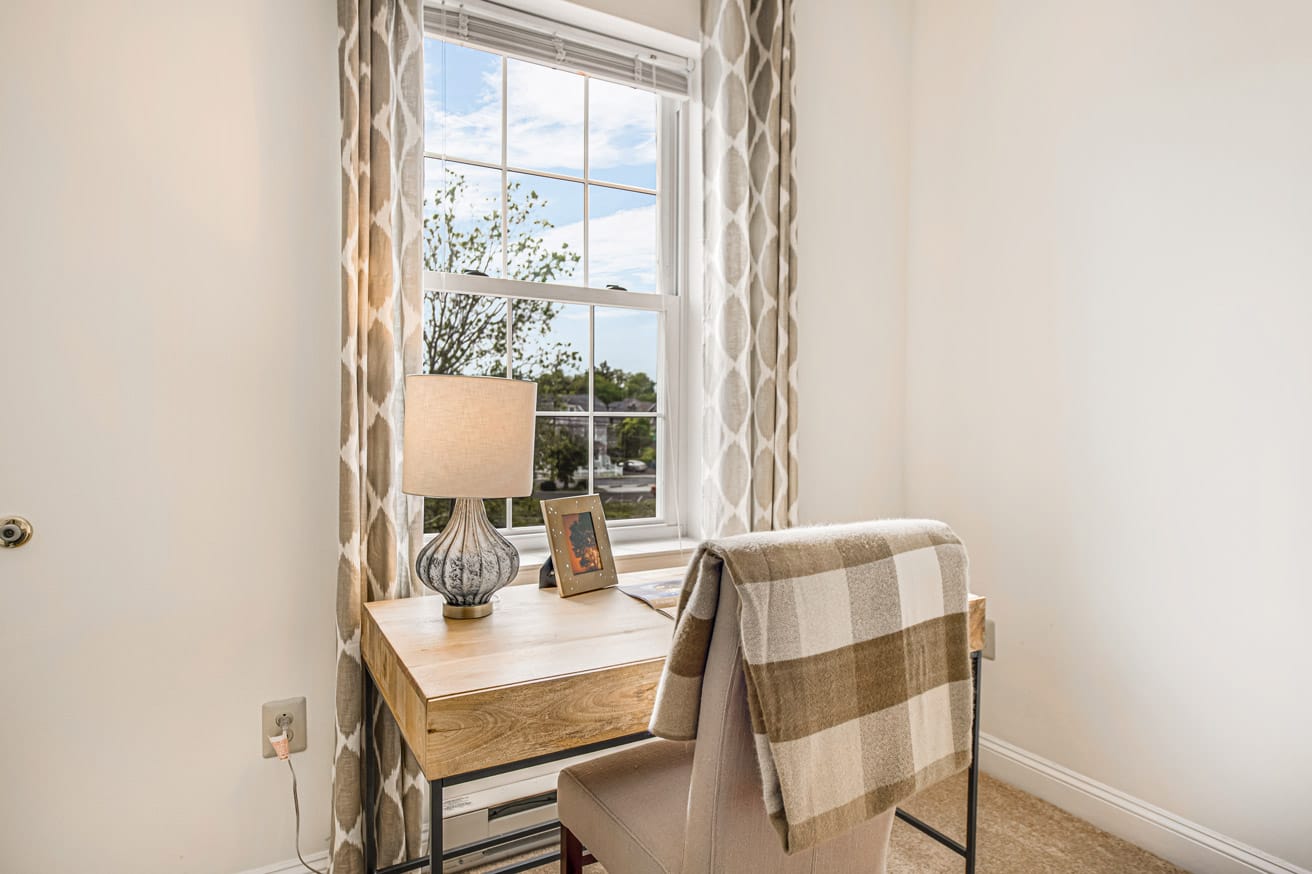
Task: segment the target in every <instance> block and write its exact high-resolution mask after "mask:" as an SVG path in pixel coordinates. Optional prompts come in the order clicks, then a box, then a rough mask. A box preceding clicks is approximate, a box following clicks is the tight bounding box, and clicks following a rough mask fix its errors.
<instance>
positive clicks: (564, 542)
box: [542, 495, 619, 598]
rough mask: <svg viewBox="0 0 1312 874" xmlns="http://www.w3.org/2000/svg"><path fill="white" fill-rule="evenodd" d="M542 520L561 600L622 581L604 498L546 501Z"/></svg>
mask: <svg viewBox="0 0 1312 874" xmlns="http://www.w3.org/2000/svg"><path fill="white" fill-rule="evenodd" d="M542 521H543V522H544V523H545V524H546V526H547V544H548V545H549V546H550V547H551V560H552V562H553V563H554V564H555V566H556V585H557V588H558V589H559V591H560V597H562V598H568V597H570V596H571V595H579V594H582V593H583V592H594V591H596V590H597V589H604V588H606V587H607V586H614V585H616V584H617V583H618V582H619V577H618V575H617V574H616V573H615V557H614V555H612V554H611V551H610V534H609V533H607V531H606V512H605V511H604V510H603V509H602V508H601V496H600V495H577V496H575V497H571V498H552V499H551V500H548V501H543V502H542Z"/></svg>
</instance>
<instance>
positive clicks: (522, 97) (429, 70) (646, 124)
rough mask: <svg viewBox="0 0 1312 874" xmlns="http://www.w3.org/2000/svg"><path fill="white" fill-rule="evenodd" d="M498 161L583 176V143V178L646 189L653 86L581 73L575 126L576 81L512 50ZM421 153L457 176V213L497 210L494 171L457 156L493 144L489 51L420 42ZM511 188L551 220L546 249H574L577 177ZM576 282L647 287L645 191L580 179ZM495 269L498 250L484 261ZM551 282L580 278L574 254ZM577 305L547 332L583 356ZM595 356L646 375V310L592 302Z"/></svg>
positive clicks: (498, 96)
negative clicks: (537, 201)
mask: <svg viewBox="0 0 1312 874" xmlns="http://www.w3.org/2000/svg"><path fill="white" fill-rule="evenodd" d="M505 64H506V81H505V93H506V105H507V112H506V137H505V139H506V142H505V147H506V160H507V164H508V165H509V166H515V167H521V168H524V169H525V170H541V171H547V172H554V173H559V174H562V175H574V176H581V175H582V174H583V169H584V168H583V161H584V143H585V140H586V143H587V156H588V178H589V180H590V181H591V182H594V183H597V182H600V183H605V182H617V183H620V184H625V185H631V186H634V187H642V188H651V189H654V188H655V186H656V106H657V98H656V95H654V94H652V93H651V92H648V91H642V90H639V89H635V88H629V87H626V86H623V85H615V84H612V83H609V82H603V81H599V80H596V79H592V80H590V81H589V83H588V103H589V106H588V126H587V127H588V129H587V131H586V132H585V130H584V124H583V114H584V113H583V110H584V79H583V77H582V76H579V75H576V74H573V73H568V72H564V71H560V70H553V69H551V68H549V67H543V66H539V65H536V64H531V63H528V62H524V61H518V60H515V59H507V60H506V62H505ZM424 85H425V94H424V124H425V137H426V150H427V151H429V152H435V153H441V154H445V155H447V156H448V160H447V162H446V172H447V173H448V174H459V175H461V176H463V177H464V179H465V182H466V185H467V196H466V198H465V199H464V200H463V201H462V203H460V204H459V205H458V206H457V209H456V215H457V221H458V223H459V224H462V225H470V224H472V223H473V222H474V221H475V219H476V218H477V217H479V216H482V215H485V214H487V213H488V212H491V211H495V210H497V209H499V205H500V185H501V174H500V171H499V170H491V169H487V168H483V167H478V166H474V165H470V164H462V163H460V162H459V159H460V158H468V159H472V160H478V161H486V162H489V163H494V164H499V163H500V162H501V148H502V142H501V139H502V136H501V135H502V59H501V57H500V56H499V55H494V54H491V53H488V52H481V51H478V50H476V49H471V48H466V47H463V46H457V45H452V44H449V43H444V42H442V41H440V40H435V39H429V40H426V41H425V45H424ZM425 164H426V166H425V195H426V200H427V202H430V203H431V194H432V192H433V191H434V190H435V189H436V187H437V185H438V184H439V182H440V180H441V174H442V162H440V161H436V160H431V159H430V160H428V161H426V162H425ZM508 181H509V183H510V184H511V185H514V184H515V183H519V186H520V188H519V192H518V195H519V196H520V197H521V198H522V196H523V195H524V194H525V193H527V192H529V191H534V192H536V193H537V194H538V195H539V196H540V197H541V198H544V199H545V200H546V207H545V208H544V209H542V210H541V212H540V214H541V215H543V216H544V217H545V218H547V219H548V220H549V221H550V222H551V223H552V225H553V227H552V229H551V230H549V231H547V232H546V234H545V235H544V238H545V239H546V242H547V244H548V246H549V247H551V248H552V249H556V248H559V247H560V246H562V245H566V244H567V245H568V247H569V248H570V249H571V250H573V251H576V252H579V253H580V254H583V250H584V240H583V197H584V194H583V191H584V185H583V183H580V182H570V181H565V180H559V179H551V178H548V177H544V176H538V175H533V174H531V173H511V174H509V178H508ZM588 210H589V220H590V221H589V238H588V251H587V253H586V258H587V263H588V269H589V276H588V284H589V285H591V286H593V287H604V286H605V285H607V284H612V283H613V284H616V285H620V286H623V287H624V288H627V289H629V290H633V291H654V290H655V288H656V237H657V228H656V198H655V196H654V195H651V194H644V193H639V192H631V191H625V190H621V189H616V188H607V187H605V186H604V185H603V184H590V185H588ZM487 272H488V273H489V274H490V275H493V276H497V275H500V263H499V259H493V263H492V264H491V265H490V266H489V269H487ZM558 279H559V281H561V282H567V283H570V284H575V285H581V284H583V267H582V262H580V264H579V265H577V267H576V268H574V272H573V273H571V274H567V275H562V276H560V277H559V278H558ZM587 313H588V309H587V307H585V306H568V307H565V308H564V310H563V311H562V313H561V314H560V315H559V316H557V318H556V320H555V322H554V324H553V329H554V332H555V334H556V339H558V340H561V341H564V342H567V343H569V344H570V345H571V346H573V347H574V348H575V349H577V350H578V351H579V352H580V353H581V355H582V357H583V360H584V361H585V362H586V360H587V343H588V315H587ZM596 331H597V336H596V360H597V361H598V362H602V361H606V362H608V363H609V364H610V365H612V366H614V367H619V368H622V369H624V370H628V371H642V372H645V373H648V374H650V375H651V376H652V377H655V375H656V371H657V367H656V364H657V353H658V350H657V343H658V340H657V316H656V314H655V313H652V312H647V311H641V310H628V309H620V308H612V307H598V308H597V317H596Z"/></svg>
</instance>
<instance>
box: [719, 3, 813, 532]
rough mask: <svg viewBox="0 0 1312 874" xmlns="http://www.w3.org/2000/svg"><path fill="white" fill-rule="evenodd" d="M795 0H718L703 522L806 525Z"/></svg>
mask: <svg viewBox="0 0 1312 874" xmlns="http://www.w3.org/2000/svg"><path fill="white" fill-rule="evenodd" d="M792 7H793V4H792V0H705V2H704V3H703V5H702V98H703V101H704V103H705V111H706V125H705V130H704V131H703V146H704V151H705V166H706V205H705V214H704V216H705V224H706V259H707V272H706V282H707V285H706V313H705V317H706V318H705V323H706V330H707V337H706V347H705V360H704V363H705V370H704V374H705V389H706V408H705V410H704V414H705V428H706V434H705V436H706V439H705V443H704V447H705V449H704V452H705V462H706V467H707V469H708V471H709V472H710V476H709V477H708V480H707V487H706V490H705V497H704V501H705V508H704V514H703V515H704V519H705V520H706V527H707V531H706V533H707V534H708V535H710V536H719V535H726V534H738V533H742V532H746V531H763V530H771V529H775V528H786V527H789V526H791V525H795V524H796V523H797V298H796V294H795V291H796V283H797V267H796V240H797V233H796V202H797V201H796V180H795V172H794V171H795V166H794V162H795V157H794V151H793V138H794V134H793V98H794V90H793V58H794V51H793V8H792Z"/></svg>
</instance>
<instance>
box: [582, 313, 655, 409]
mask: <svg viewBox="0 0 1312 874" xmlns="http://www.w3.org/2000/svg"><path fill="white" fill-rule="evenodd" d="M658 318H659V316H658V315H657V314H656V313H653V312H647V311H645V310H630V309H620V308H618V307H597V340H596V344H597V345H596V352H595V355H596V361H597V368H596V373H595V374H594V376H593V388H594V391H595V394H596V401H597V404H596V407H595V409H596V410H597V411H598V412H604V411H611V412H623V413H650V412H654V411H655V410H656V376H657V373H658V371H657V367H656V357H657V354H658V351H659V346H660V335H659V322H658V321H657V320H658Z"/></svg>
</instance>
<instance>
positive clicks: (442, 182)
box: [424, 158, 501, 276]
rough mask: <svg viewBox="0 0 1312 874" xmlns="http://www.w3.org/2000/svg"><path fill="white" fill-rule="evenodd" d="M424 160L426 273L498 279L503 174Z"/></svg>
mask: <svg viewBox="0 0 1312 874" xmlns="http://www.w3.org/2000/svg"><path fill="white" fill-rule="evenodd" d="M442 163H443V162H442V161H439V160H437V159H434V158H429V159H428V160H427V161H425V162H424V269H425V270H443V271H446V272H448V273H464V272H466V271H470V270H473V271H478V272H480V273H485V274H487V275H488V276H500V275H501V171H500V170H489V169H487V168H486V167H475V166H473V165H470V164H460V163H457V162H455V161H447V162H446V169H445V172H443V167H442Z"/></svg>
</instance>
